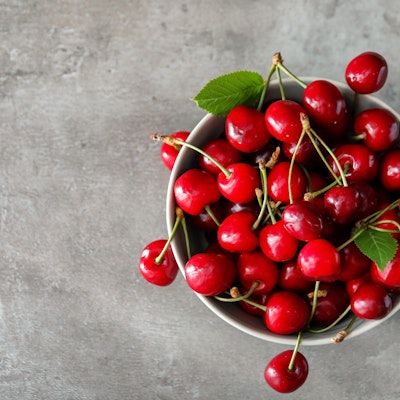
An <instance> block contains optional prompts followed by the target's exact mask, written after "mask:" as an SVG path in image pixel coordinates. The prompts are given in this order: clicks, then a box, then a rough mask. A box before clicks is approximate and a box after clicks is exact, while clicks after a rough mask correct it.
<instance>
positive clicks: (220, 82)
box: [193, 71, 265, 117]
mask: <svg viewBox="0 0 400 400" xmlns="http://www.w3.org/2000/svg"><path fill="white" fill-rule="evenodd" d="M264 85H265V83H264V79H263V77H262V76H261V75H260V74H259V73H257V72H252V71H236V72H231V73H229V74H226V75H221V76H219V77H218V78H215V79H213V80H211V81H210V82H208V83H207V84H206V85H205V86H204V87H203V89H201V90H200V92H199V93H198V94H197V95H196V96H195V97H194V99H193V100H194V101H195V102H196V103H197V105H198V106H199V107H200V108H202V109H203V110H205V111H207V112H208V113H210V114H214V115H219V116H223V117H225V116H226V115H227V114H228V113H229V111H230V110H232V108H234V107H236V106H238V105H254V104H255V103H257V102H258V100H259V98H260V96H261V92H262V90H263V88H264Z"/></svg>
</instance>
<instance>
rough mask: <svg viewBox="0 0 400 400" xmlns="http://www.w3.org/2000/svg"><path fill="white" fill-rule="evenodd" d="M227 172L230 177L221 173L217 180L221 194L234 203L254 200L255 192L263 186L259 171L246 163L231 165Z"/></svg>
mask: <svg viewBox="0 0 400 400" xmlns="http://www.w3.org/2000/svg"><path fill="white" fill-rule="evenodd" d="M227 170H228V171H229V176H226V175H225V173H224V172H220V174H219V175H218V178H217V180H218V187H219V190H220V192H221V194H222V195H223V196H224V197H225V198H226V199H228V200H230V201H232V202H234V203H248V202H250V201H252V200H254V199H255V198H256V192H255V190H256V189H257V188H259V187H260V185H261V180H260V173H259V171H258V170H257V169H256V168H254V167H252V166H251V165H249V164H246V163H236V164H231V165H229V166H228V167H227Z"/></svg>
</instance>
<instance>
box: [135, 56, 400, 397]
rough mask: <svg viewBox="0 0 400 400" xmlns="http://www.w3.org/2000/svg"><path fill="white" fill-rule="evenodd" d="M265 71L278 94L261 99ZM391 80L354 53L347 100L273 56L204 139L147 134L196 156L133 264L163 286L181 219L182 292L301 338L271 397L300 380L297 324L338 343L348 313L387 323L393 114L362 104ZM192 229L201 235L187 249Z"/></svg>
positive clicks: (394, 174)
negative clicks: (165, 218) (249, 92)
mask: <svg viewBox="0 0 400 400" xmlns="http://www.w3.org/2000/svg"><path fill="white" fill-rule="evenodd" d="M274 74H276V77H277V79H278V83H279V89H280V94H281V96H280V98H277V99H272V100H271V99H269V100H268V101H264V99H265V95H266V94H267V93H268V87H269V86H268V85H269V82H270V78H271V77H272V76H273V75H274ZM281 74H286V75H287V76H288V77H289V78H290V79H293V80H294V81H295V82H296V83H297V84H298V85H299V87H300V88H301V90H302V91H303V92H302V93H303V95H302V96H301V100H293V99H290V98H288V97H287V96H286V93H285V85H284V83H283V81H281V77H280V75H281ZM387 77H388V65H387V62H386V60H385V58H384V57H383V56H382V55H380V54H378V53H375V52H364V53H361V54H359V55H357V56H356V57H354V58H353V59H352V60H350V61H349V62H348V64H347V66H346V68H345V71H344V79H345V81H346V83H347V84H348V87H349V89H350V90H351V91H352V93H353V98H352V99H351V100H349V99H348V98H347V97H345V96H344V94H343V93H342V91H341V90H340V89H339V88H338V87H337V86H336V85H335V84H334V83H332V82H331V81H329V80H328V79H322V78H321V79H317V80H315V81H312V82H310V83H308V84H306V83H304V82H303V81H302V80H301V79H300V78H298V77H297V76H296V75H295V74H293V73H292V72H291V71H290V70H289V69H288V68H287V67H286V65H285V64H284V63H283V59H282V57H281V56H280V53H277V54H275V55H274V56H273V58H272V65H271V69H270V72H269V74H268V76H267V77H266V78H265V79H264V80H263V90H262V91H261V92H260V93H258V95H257V98H256V100H255V101H254V103H253V104H252V105H249V102H248V99H246V100H243V103H240V102H239V103H238V104H236V105H234V106H232V107H231V108H230V109H229V110H227V111H226V113H225V115H223V117H224V118H225V122H224V129H223V132H220V134H219V135H217V134H216V135H215V137H214V138H212V139H211V140H209V141H207V142H206V143H204V144H203V145H202V146H200V147H197V146H194V145H193V144H192V143H191V142H190V141H189V140H188V137H189V132H187V131H177V132H175V133H173V134H171V135H158V134H157V135H151V137H152V139H154V140H157V141H160V142H161V151H160V156H161V159H162V161H163V163H164V164H165V166H166V167H167V168H168V169H169V170H172V168H173V166H174V163H175V160H176V157H177V155H178V154H179V151H180V150H181V149H182V148H183V147H186V148H188V149H190V150H191V151H192V153H193V158H194V159H196V160H197V162H196V163H195V164H196V165H195V166H192V167H191V168H189V169H187V170H185V171H184V172H182V173H181V174H180V176H179V177H178V178H177V179H176V181H175V182H174V183H173V196H174V200H175V203H176V205H177V214H176V221H175V225H174V227H173V229H172V232H171V234H170V237H169V238H168V239H167V240H166V239H163V240H156V241H154V242H151V243H150V244H149V245H148V246H146V247H145V248H144V249H143V252H142V254H141V257H140V262H139V270H140V272H141V274H142V276H143V277H144V279H145V280H147V281H148V282H150V283H152V284H154V285H158V286H167V285H169V284H171V283H172V282H173V281H174V280H175V278H176V276H177V273H178V270H179V268H178V266H177V264H176V261H175V258H174V255H173V253H172V250H171V246H170V245H171V242H172V240H174V236H175V234H176V232H177V230H178V229H183V231H184V237H185V251H186V256H187V257H186V258H187V262H186V263H185V265H184V269H183V272H184V277H185V280H186V282H187V284H188V287H189V288H190V289H191V290H193V291H194V292H196V293H197V294H199V295H202V296H207V297H211V298H213V299H214V300H216V301H219V302H221V303H231V306H232V303H233V304H234V306H237V308H238V309H240V310H241V312H242V313H245V314H248V315H250V316H251V317H252V318H255V319H258V320H259V321H260V322H261V324H262V325H263V327H264V328H265V329H266V331H267V332H271V333H274V334H277V335H282V336H284V337H293V338H296V340H295V343H296V344H295V346H294V348H293V349H288V350H285V351H282V352H280V353H278V354H277V355H276V356H275V357H273V358H272V359H271V360H269V361H268V362H267V364H266V367H265V370H264V379H265V382H266V383H267V385H268V386H269V387H270V388H271V389H272V390H274V391H277V392H279V393H291V392H293V391H295V390H298V389H299V388H301V387H302V385H303V384H304V383H305V382H306V380H307V377H308V374H309V364H308V362H307V359H306V357H305V355H304V354H303V353H302V352H300V350H299V349H300V347H301V344H302V340H304V339H303V336H304V334H305V333H307V334H309V335H318V334H320V333H325V332H331V333H332V339H331V340H332V342H333V343H336V344H338V343H341V342H342V341H343V340H345V338H346V337H347V336H349V335H351V332H352V329H353V328H354V324H355V323H356V322H357V321H363V320H378V319H383V318H385V317H386V316H387V315H388V314H389V313H390V312H391V310H392V309H393V307H394V305H395V304H396V302H397V301H398V296H399V293H400V261H399V260H400V246H399V239H400V198H399V196H400V128H399V127H400V122H399V120H398V118H397V116H396V115H395V113H393V112H391V111H389V110H388V109H386V108H380V107H379V106H376V107H372V108H367V109H363V110H362V111H360V110H359V109H358V104H359V101H362V95H364V94H370V93H374V92H377V91H378V90H380V89H381V88H382V87H383V85H384V84H385V83H386V80H387ZM210 83H212V81H211V82H210ZM218 84H220V83H218ZM218 101H221V100H218ZM218 101H216V103H218ZM220 106H221V104H219V107H220ZM203 108H204V109H205V110H206V111H207V112H209V113H211V114H212V113H213V112H212V111H210V110H209V109H207V108H206V107H203ZM218 110H220V108H218ZM192 165H193V164H192ZM187 223H188V224H187ZM189 233H191V234H192V235H190V234H189ZM193 234H195V235H197V234H200V235H201V237H202V238H203V239H205V241H206V244H205V247H204V249H203V250H201V251H197V252H196V253H195V254H192V248H197V245H198V243H193V242H191V239H190V238H192V237H193ZM368 239H372V241H376V242H379V241H381V246H375V247H374V246H371V245H368V244H367V245H366V243H369V242H368ZM369 247H372V250H371V248H369ZM381 252H383V253H381ZM378 253H379V254H378ZM377 255H378V256H377ZM383 259H384V260H385V261H384V262H383V261H382V260H383ZM339 325H340V327H341V330H340V331H338V327H339ZM343 326H344V329H343Z"/></svg>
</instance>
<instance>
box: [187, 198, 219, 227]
mask: <svg viewBox="0 0 400 400" xmlns="http://www.w3.org/2000/svg"><path fill="white" fill-rule="evenodd" d="M209 207H210V211H211V212H212V213H213V215H214V217H215V218H216V219H217V221H222V219H223V218H224V211H223V207H222V205H221V203H220V202H217V203H211V204H210V205H209ZM189 221H190V224H191V225H192V226H193V227H195V228H196V229H199V230H202V231H216V230H217V229H218V225H217V224H216V222H215V221H214V219H213V218H211V216H210V213H209V212H207V211H206V210H205V209H203V210H202V211H201V212H200V213H199V214H197V215H189Z"/></svg>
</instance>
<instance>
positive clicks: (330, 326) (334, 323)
mask: <svg viewBox="0 0 400 400" xmlns="http://www.w3.org/2000/svg"><path fill="white" fill-rule="evenodd" d="M350 311H351V305H349V306H347V308H346V309H345V310H344V311H343V312H342V313H341V314H340V315H339V316H338V317H337V318H336V320H335V321H333V322H332V323H331V324H330V325H328V326H326V327H325V328H322V329H307V331H308V332H310V333H323V332H327V331H329V330H330V329H332V328H333V327H334V326H336V325H337V324H338V323H339V322H340V321H341V320H342V319H343V318H344V317H345V316H346V315H347V314H348V313H349V312H350Z"/></svg>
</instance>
